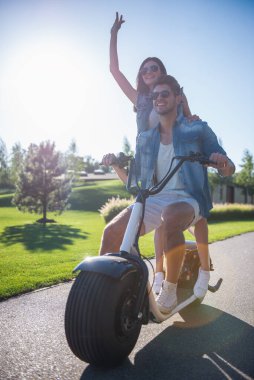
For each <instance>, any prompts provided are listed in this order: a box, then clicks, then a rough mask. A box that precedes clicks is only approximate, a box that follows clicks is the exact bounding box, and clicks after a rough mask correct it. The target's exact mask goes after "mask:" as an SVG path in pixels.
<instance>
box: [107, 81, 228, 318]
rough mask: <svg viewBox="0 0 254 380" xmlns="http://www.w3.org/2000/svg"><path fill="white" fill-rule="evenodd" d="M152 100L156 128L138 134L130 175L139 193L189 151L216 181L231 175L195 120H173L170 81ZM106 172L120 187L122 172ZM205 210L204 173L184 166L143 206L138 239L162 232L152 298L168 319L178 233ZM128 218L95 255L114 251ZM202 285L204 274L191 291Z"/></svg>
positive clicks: (180, 250) (176, 94) (175, 96)
mask: <svg viewBox="0 0 254 380" xmlns="http://www.w3.org/2000/svg"><path fill="white" fill-rule="evenodd" d="M152 96H153V105H154V109H155V111H156V112H157V113H158V114H159V120H160V122H159V125H158V126H157V127H156V128H153V129H150V130H148V131H145V132H142V133H140V135H139V136H138V139H137V146H136V175H137V177H138V179H139V180H140V181H141V186H142V187H143V188H148V187H149V186H151V184H153V183H154V182H155V181H160V180H161V179H162V178H163V177H164V175H165V174H166V172H167V171H168V169H169V165H170V162H171V159H172V158H173V157H174V156H175V155H188V154H189V152H190V151H193V152H200V153H202V154H203V155H205V156H207V157H209V159H210V160H211V161H213V162H215V163H216V164H215V165H213V166H214V167H215V168H217V169H218V171H219V173H220V174H221V175H223V176H229V175H232V174H233V173H234V170H235V167H234V164H233V163H232V162H231V161H230V159H228V157H227V156H226V153H225V151H224V150H223V148H222V147H221V146H220V145H219V144H218V141H217V138H216V136H215V134H214V132H213V131H212V130H211V129H210V128H209V127H208V125H207V124H206V123H204V122H202V121H199V120H198V121H194V122H189V121H188V120H187V119H186V118H185V117H183V115H177V106H178V104H179V102H180V101H181V97H180V86H179V84H178V82H177V81H176V80H175V78H173V77H172V76H170V75H165V76H163V77H161V78H160V79H159V80H158V81H157V83H156V85H155V87H154V89H153V93H152ZM114 158H115V156H114V155H113V154H107V155H106V156H104V157H103V164H104V165H111V164H112V162H113V160H114ZM112 166H113V168H114V169H115V171H116V172H117V174H118V175H119V177H120V178H121V179H122V180H123V182H125V183H126V181H127V174H126V172H125V170H124V169H120V168H119V167H117V166H116V165H112ZM211 208H212V203H211V199H210V194H209V190H208V179H207V169H206V168H204V167H203V166H201V165H200V164H198V163H190V162H185V163H184V164H183V165H182V167H181V169H180V170H179V171H178V172H177V174H176V175H175V176H174V177H173V178H172V180H171V181H169V183H168V184H167V185H166V187H165V188H164V189H163V191H162V192H161V193H159V194H157V195H154V196H152V197H150V198H148V200H147V202H146V210H145V217H144V223H143V225H142V228H141V235H142V234H145V233H148V232H150V231H152V230H154V229H156V228H158V227H159V226H160V225H162V228H163V230H164V239H165V240H164V249H163V251H164V255H165V261H166V276H165V280H164V282H163V285H162V288H161V291H160V293H159V295H158V297H157V298H156V301H157V304H158V307H159V309H160V310H161V311H162V312H164V313H169V312H170V311H171V310H172V309H173V308H174V307H175V306H176V304H177V296H176V287H177V281H178V277H179V274H180V270H181V265H182V261H183V257H184V247H185V241H184V235H183V231H184V230H186V229H187V228H188V227H190V226H191V225H194V224H195V223H196V222H197V221H198V220H199V219H200V217H204V218H206V217H207V216H208V215H209V210H210V209H211ZM130 213H131V208H127V209H125V210H124V211H122V212H121V213H120V214H119V215H117V216H116V217H115V218H114V219H113V220H112V221H111V222H110V223H109V224H108V225H107V226H106V228H105V230H104V234H103V237H102V244H101V252H100V253H101V254H105V253H106V252H118V251H119V247H120V245H121V242H122V237H123V234H124V231H125V228H126V225H127V223H128V220H129V217H130ZM208 281H209V272H207V273H205V272H203V273H200V276H199V278H198V281H197V283H196V284H195V287H196V288H198V287H201V288H202V287H203V288H206V289H207V286H208ZM201 290H202V289H201ZM194 292H195V288H194ZM197 292H198V291H197Z"/></svg>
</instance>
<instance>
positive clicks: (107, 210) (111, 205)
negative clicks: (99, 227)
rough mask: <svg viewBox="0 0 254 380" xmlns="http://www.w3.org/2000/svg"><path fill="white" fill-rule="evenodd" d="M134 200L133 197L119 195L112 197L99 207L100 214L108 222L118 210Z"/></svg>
mask: <svg viewBox="0 0 254 380" xmlns="http://www.w3.org/2000/svg"><path fill="white" fill-rule="evenodd" d="M133 202H134V199H133V198H130V199H126V198H122V199H121V198H120V197H119V196H117V197H116V198H115V197H112V198H110V199H108V200H107V202H106V203H105V204H104V205H103V206H102V207H101V208H100V209H99V212H100V214H101V216H103V218H104V220H105V222H106V223H108V222H110V221H111V220H112V219H113V218H114V217H115V216H116V215H117V214H119V212H121V211H122V210H124V209H125V208H126V207H128V206H129V205H131V204H132V203H133Z"/></svg>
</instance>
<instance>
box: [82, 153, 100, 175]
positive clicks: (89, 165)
mask: <svg viewBox="0 0 254 380" xmlns="http://www.w3.org/2000/svg"><path fill="white" fill-rule="evenodd" d="M84 165H85V170H86V171H87V173H92V172H93V171H94V170H95V169H98V168H99V163H98V161H96V160H95V159H94V158H93V157H92V156H89V155H87V156H85V157H84Z"/></svg>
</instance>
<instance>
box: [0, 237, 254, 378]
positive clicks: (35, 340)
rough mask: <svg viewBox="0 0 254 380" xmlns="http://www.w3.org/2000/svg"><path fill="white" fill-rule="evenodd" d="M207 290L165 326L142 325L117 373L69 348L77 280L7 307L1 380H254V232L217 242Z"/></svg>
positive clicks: (0, 311) (2, 308)
mask: <svg viewBox="0 0 254 380" xmlns="http://www.w3.org/2000/svg"><path fill="white" fill-rule="evenodd" d="M210 251H211V255H212V259H213V263H214V266H215V269H216V270H215V272H213V273H212V281H211V283H212V282H215V281H216V280H217V279H218V278H219V277H223V283H222V286H221V289H220V290H219V292H218V293H215V294H212V293H208V295H207V296H206V298H205V300H204V301H203V304H202V305H201V306H199V307H198V308H194V307H189V308H188V309H186V310H185V311H183V312H181V315H180V314H176V315H175V316H174V317H172V318H171V319H169V320H168V321H166V322H164V323H162V324H154V323H150V324H149V325H147V326H143V327H142V330H141V334H140V337H139V339H138V342H137V345H136V347H135V348H134V350H133V352H132V353H131V355H130V356H129V358H128V359H127V360H126V361H125V362H124V363H123V364H122V365H121V366H120V367H117V368H115V369H112V370H102V369H96V368H93V367H92V366H90V365H88V364H87V363H84V362H82V361H80V360H79V359H77V358H76V357H75V356H74V355H73V354H72V352H71V351H70V349H69V347H68V346H67V343H66V339H65V333H64V309H65V304H66V299H67V296H68V293H69V290H70V287H71V283H67V284H63V285H59V286H55V287H52V288H48V289H43V290H40V291H37V292H33V293H29V294H26V295H23V296H20V297H17V298H13V299H10V300H8V301H4V302H1V303H0V326H1V337H0V338H1V339H0V379H1V380H8V379H19V380H20V379H22V380H23V379H25V380H37V379H42V380H51V379H52V380H53V379H54V380H56V379H57V380H60V379H61V380H64V379H66V380H76V379H82V380H97V379H101V380H102V379H103V380H109V379H110V380H116V379H117V380H119V379H120V378H121V379H122V380H125V379H131V380H136V379H139V380H143V379H146V380H152V379H156V380H166V379H167V380H168V379H173V380H174V379H181V380H183V379H184V380H185V379H188V380H189V379H195V380H196V379H206V380H208V379H212V380H217V379H252V378H254V328H253V326H254V281H253V273H254V257H253V256H254V233H249V234H245V235H242V236H237V237H234V238H232V239H228V240H225V241H222V242H218V243H215V244H212V245H211V246H210Z"/></svg>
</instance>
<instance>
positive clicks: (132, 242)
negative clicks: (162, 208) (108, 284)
mask: <svg viewBox="0 0 254 380" xmlns="http://www.w3.org/2000/svg"><path fill="white" fill-rule="evenodd" d="M127 159H128V158H127ZM175 159H176V160H178V163H177V165H176V166H175V168H174V169H173V170H171V167H172V163H173V160H175ZM125 160H126V157H125ZM173 160H172V162H171V165H170V168H169V170H168V172H167V174H166V175H165V177H164V178H163V179H162V180H161V181H160V182H159V183H158V184H156V185H155V186H153V187H151V188H150V189H146V190H142V189H139V193H138V196H137V198H136V202H135V203H134V205H133V208H132V212H131V216H130V219H129V222H128V225H127V228H126V231H125V234H124V237H123V241H122V244H121V247H120V253H118V254H106V255H105V257H104V256H100V257H97V258H91V259H89V258H87V259H85V260H84V261H83V262H82V263H80V264H79V265H78V266H77V267H76V268H75V269H74V272H76V271H78V270H81V271H82V270H85V271H90V272H97V273H98V272H99V273H104V274H106V275H108V276H111V277H114V278H118V277H119V278H120V277H121V276H122V275H123V273H124V271H125V270H126V261H127V262H128V263H129V264H130V265H133V267H134V268H135V270H136V269H137V268H138V270H139V271H140V275H141V280H142V281H141V285H140V286H141V288H143V289H140V291H139V292H138V294H139V297H138V299H137V303H136V307H135V311H134V316H135V314H136V317H137V318H138V319H143V318H144V315H143V311H142V310H144V307H143V305H144V298H145V294H146V292H147V294H148V296H149V310H150V315H152V320H153V321H154V322H157V323H161V322H163V321H165V320H167V319H168V318H170V317H171V316H173V315H174V314H176V313H178V312H179V311H181V310H182V309H184V308H185V307H187V306H188V305H190V304H191V303H193V302H195V301H196V300H198V299H199V298H198V297H197V296H196V295H195V294H192V295H191V296H190V297H188V298H187V299H186V300H184V301H183V302H181V303H180V304H178V305H177V306H176V307H175V308H174V309H173V310H172V311H171V312H170V313H167V314H164V313H162V312H161V311H160V310H159V308H158V306H157V304H156V301H155V297H154V294H153V292H152V287H151V284H150V282H149V280H148V269H147V266H146V264H145V263H144V261H143V259H142V258H141V255H140V252H139V248H138V239H139V236H140V228H141V225H142V222H143V218H144V210H145V201H146V199H147V198H148V197H149V196H150V195H155V194H157V193H159V192H160V191H161V190H162V189H163V187H164V186H165V185H166V184H167V183H168V181H169V180H170V179H171V178H172V177H173V175H174V174H175V173H176V172H177V171H178V170H179V168H180V167H181V166H182V164H183V163H184V162H185V161H189V162H199V163H200V164H201V165H209V164H211V163H212V162H211V161H210V160H209V159H208V158H206V157H204V156H202V155H201V154H200V153H191V154H190V155H189V156H176V157H174V158H173ZM120 259H122V261H121V260H120ZM119 260H120V261H119ZM116 262H117V263H118V264H119V265H117V266H115V272H114V273H113V271H112V265H111V264H112V263H116ZM221 283H222V279H219V281H218V282H217V284H216V285H215V286H213V287H212V286H210V285H209V290H210V291H212V292H216V291H217V290H218V289H219V287H220V285H221ZM201 301H202V300H201ZM145 319H147V318H145Z"/></svg>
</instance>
